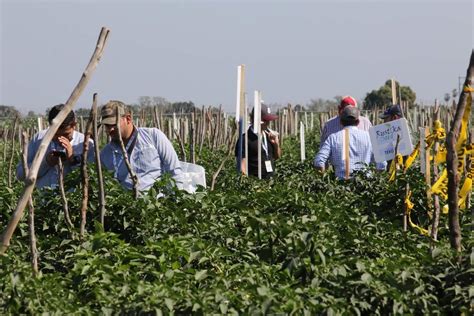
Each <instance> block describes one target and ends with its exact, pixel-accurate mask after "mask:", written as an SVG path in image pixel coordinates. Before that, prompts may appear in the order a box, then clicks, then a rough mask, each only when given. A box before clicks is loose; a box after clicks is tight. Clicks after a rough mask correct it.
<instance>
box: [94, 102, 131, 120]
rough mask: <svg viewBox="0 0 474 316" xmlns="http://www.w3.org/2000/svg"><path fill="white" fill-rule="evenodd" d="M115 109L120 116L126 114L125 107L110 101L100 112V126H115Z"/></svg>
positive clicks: (120, 103) (123, 104)
mask: <svg viewBox="0 0 474 316" xmlns="http://www.w3.org/2000/svg"><path fill="white" fill-rule="evenodd" d="M117 108H118V112H119V115H120V116H123V115H125V114H126V113H127V106H126V105H125V103H123V102H122V101H116V100H112V101H109V102H107V104H105V105H104V106H103V107H102V109H101V110H100V116H101V121H100V124H106V125H115V123H116V120H117V118H116V117H117V112H116V111H117Z"/></svg>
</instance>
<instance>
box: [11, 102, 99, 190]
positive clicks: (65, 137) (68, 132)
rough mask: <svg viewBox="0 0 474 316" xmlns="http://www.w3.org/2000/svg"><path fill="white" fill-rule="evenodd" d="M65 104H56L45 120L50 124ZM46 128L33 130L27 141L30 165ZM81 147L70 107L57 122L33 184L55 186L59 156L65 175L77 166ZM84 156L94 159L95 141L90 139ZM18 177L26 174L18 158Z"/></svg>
mask: <svg viewBox="0 0 474 316" xmlns="http://www.w3.org/2000/svg"><path fill="white" fill-rule="evenodd" d="M63 108H64V104H58V105H55V106H53V107H52V108H51V110H49V112H48V122H49V124H52V122H53V119H54V118H56V116H57V115H58V114H59V112H60V111H61V110H62V109H63ZM47 131H48V129H44V130H41V131H39V132H38V133H36V134H35V135H34V136H33V138H32V140H31V141H30V143H29V144H28V156H27V159H26V160H27V164H28V166H29V167H31V164H32V163H33V160H34V158H35V155H36V152H37V151H38V150H39V147H40V144H41V142H42V140H43V138H44V136H45V134H46V132H47ZM83 149H84V134H82V133H79V132H78V131H76V115H75V114H74V111H72V110H71V111H70V112H69V114H68V115H67V116H66V118H65V119H64V121H63V122H62V124H61V125H60V126H59V128H58V130H57V131H56V134H55V135H54V137H53V140H52V141H51V142H50V143H49V144H48V148H47V150H46V154H45V156H44V159H43V161H42V162H41V165H40V168H39V170H38V177H37V180H36V187H38V188H43V187H56V186H57V185H58V171H59V169H58V164H59V160H60V159H61V161H62V163H63V168H64V169H63V170H64V171H63V173H64V175H67V174H68V173H70V172H71V171H72V170H73V169H74V168H76V167H78V166H80V164H81V161H82V152H83ZM87 159H88V160H89V161H93V160H94V142H93V141H92V140H89V154H88V157H87ZM16 175H17V178H18V180H21V181H23V180H24V179H25V178H26V174H25V171H24V170H23V164H22V163H21V161H20V162H19V163H18V166H17V168H16Z"/></svg>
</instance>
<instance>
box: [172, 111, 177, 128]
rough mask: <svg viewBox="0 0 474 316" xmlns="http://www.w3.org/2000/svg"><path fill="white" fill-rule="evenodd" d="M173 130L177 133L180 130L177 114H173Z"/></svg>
mask: <svg viewBox="0 0 474 316" xmlns="http://www.w3.org/2000/svg"><path fill="white" fill-rule="evenodd" d="M173 129H174V130H175V131H176V130H177V129H178V120H177V119H176V113H174V112H173Z"/></svg>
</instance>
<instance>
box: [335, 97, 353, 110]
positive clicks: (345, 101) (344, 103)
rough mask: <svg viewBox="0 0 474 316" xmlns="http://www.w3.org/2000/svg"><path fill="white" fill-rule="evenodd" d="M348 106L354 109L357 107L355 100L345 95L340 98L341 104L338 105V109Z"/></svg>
mask: <svg viewBox="0 0 474 316" xmlns="http://www.w3.org/2000/svg"><path fill="white" fill-rule="evenodd" d="M348 105H350V106H353V107H355V108H356V107H357V100H356V99H355V98H353V97H351V96H350V95H346V96H345V97H343V98H342V100H341V104H340V105H339V108H340V109H343V108H345V107H346V106H348Z"/></svg>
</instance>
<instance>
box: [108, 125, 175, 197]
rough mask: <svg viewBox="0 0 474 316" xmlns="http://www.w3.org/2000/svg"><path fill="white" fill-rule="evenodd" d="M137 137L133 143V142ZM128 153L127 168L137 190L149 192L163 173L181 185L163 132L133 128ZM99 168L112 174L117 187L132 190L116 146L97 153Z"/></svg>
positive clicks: (110, 145) (118, 148)
mask: <svg viewBox="0 0 474 316" xmlns="http://www.w3.org/2000/svg"><path fill="white" fill-rule="evenodd" d="M135 137H136V140H134V139H133V138H135ZM130 145H131V147H130V148H129V150H127V152H128V156H129V160H130V165H131V167H132V170H133V172H134V173H135V174H136V175H137V178H138V190H139V191H146V190H148V189H150V188H151V187H152V186H153V184H154V183H155V181H156V180H157V179H158V178H159V177H160V176H161V175H162V174H163V173H164V172H169V173H171V175H172V176H173V178H174V179H175V180H176V181H177V182H180V181H181V174H182V172H181V165H180V162H179V159H178V155H177V154H176V151H175V150H174V148H173V145H172V144H171V142H170V141H169V139H168V138H167V137H166V135H165V134H163V132H161V131H160V130H158V129H157V128H142V127H140V128H135V130H134V132H133V134H132V136H131V137H130V139H129V144H126V147H128V146H130ZM100 159H101V162H102V164H103V165H104V167H105V168H107V169H108V170H112V171H113V172H114V177H115V178H116V179H117V180H118V181H119V182H120V184H121V185H122V186H123V187H125V188H127V189H129V190H130V189H132V188H133V181H132V179H131V178H130V174H129V172H128V169H127V165H126V163H125V161H124V159H123V154H122V149H121V148H120V144H119V143H118V142H115V141H112V142H110V143H108V144H107V145H106V146H105V147H104V149H102V151H101V152H100Z"/></svg>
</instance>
